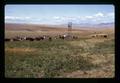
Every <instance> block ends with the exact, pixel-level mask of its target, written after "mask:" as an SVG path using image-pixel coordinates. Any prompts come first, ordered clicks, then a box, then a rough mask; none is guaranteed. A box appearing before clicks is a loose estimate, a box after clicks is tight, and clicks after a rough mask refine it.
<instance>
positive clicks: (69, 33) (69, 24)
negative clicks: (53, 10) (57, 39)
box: [68, 22, 72, 35]
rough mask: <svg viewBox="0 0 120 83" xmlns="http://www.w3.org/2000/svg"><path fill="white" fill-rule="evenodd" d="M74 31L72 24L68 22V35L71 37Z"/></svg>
mask: <svg viewBox="0 0 120 83" xmlns="http://www.w3.org/2000/svg"><path fill="white" fill-rule="evenodd" d="M71 31H72V22H68V35H71Z"/></svg>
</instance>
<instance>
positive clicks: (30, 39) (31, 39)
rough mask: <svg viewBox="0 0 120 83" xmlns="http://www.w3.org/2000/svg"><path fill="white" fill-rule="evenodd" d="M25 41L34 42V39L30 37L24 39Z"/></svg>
mask: <svg viewBox="0 0 120 83" xmlns="http://www.w3.org/2000/svg"><path fill="white" fill-rule="evenodd" d="M26 40H29V41H34V40H35V39H34V38H32V37H26Z"/></svg>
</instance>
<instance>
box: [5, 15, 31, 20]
mask: <svg viewBox="0 0 120 83" xmlns="http://www.w3.org/2000/svg"><path fill="white" fill-rule="evenodd" d="M5 19H6V20H8V19H9V20H27V19H31V17H28V16H27V17H17V16H16V17H15V16H5Z"/></svg>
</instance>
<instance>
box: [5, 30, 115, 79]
mask: <svg viewBox="0 0 120 83" xmlns="http://www.w3.org/2000/svg"><path fill="white" fill-rule="evenodd" d="M53 32H54V33H53ZM94 32H95V31H75V32H74V31H73V32H72V35H77V36H79V39H77V40H62V39H54V40H52V41H48V40H42V41H9V42H5V77H11V78H14V77H18V78H24V77H25V78H29V77H31V78H46V77H51V78H54V77H58V78H61V77H66V78H67V77H70V78H104V77H106V78H111V77H114V71H115V68H114V65H115V63H114V61H115V59H114V57H115V53H114V52H115V51H114V47H115V44H114V31H113V32H109V33H106V32H107V30H106V31H101V32H102V33H105V34H108V37H107V38H93V37H91V35H93V34H94ZM96 32H97V33H99V32H100V31H96ZM63 33H64V32H61V31H56V32H55V31H51V32H50V31H44V32H39V31H38V32H37V31H36V32H34V31H33V32H31V31H6V33H5V36H6V37H8V38H11V37H14V36H18V35H20V36H33V37H35V36H38V35H49V36H51V37H53V36H55V35H56V34H57V35H59V34H63ZM97 33H95V34H97Z"/></svg>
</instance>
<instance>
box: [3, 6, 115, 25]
mask: <svg viewBox="0 0 120 83" xmlns="http://www.w3.org/2000/svg"><path fill="white" fill-rule="evenodd" d="M114 13H115V9H114V5H73V4H71V5H70V4H69V5H67V4H64V5H58V4H56V5H52V4H51V5H45V4H44V5H43V4H42V5H5V23H27V24H29V23H32V24H66V23H68V22H73V23H77V24H79V23H89V24H99V23H111V22H114V19H115V14H114Z"/></svg>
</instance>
